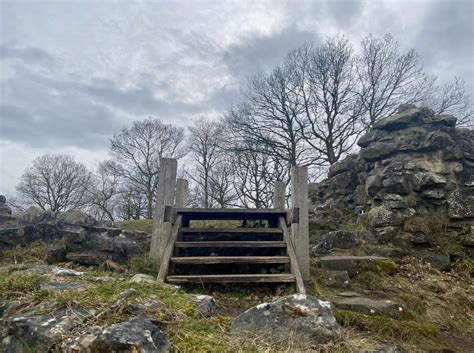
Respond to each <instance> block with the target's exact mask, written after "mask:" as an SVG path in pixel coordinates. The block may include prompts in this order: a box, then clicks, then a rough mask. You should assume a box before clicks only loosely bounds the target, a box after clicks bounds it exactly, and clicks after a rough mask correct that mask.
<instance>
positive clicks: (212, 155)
mask: <svg viewBox="0 0 474 353" xmlns="http://www.w3.org/2000/svg"><path fill="white" fill-rule="evenodd" d="M221 143H222V125H221V124H220V122H217V121H212V120H209V119H207V118H206V117H203V116H202V117H199V118H196V119H194V121H193V125H192V126H190V127H189V137H188V148H189V153H190V155H189V158H190V160H191V165H192V171H191V172H190V173H188V175H189V177H190V178H191V180H192V181H193V182H194V183H195V184H196V185H197V190H195V196H196V197H197V198H199V199H200V201H199V202H198V204H199V205H200V206H201V207H205V208H210V207H211V206H212V204H213V202H212V198H211V194H210V185H211V177H212V173H213V172H214V169H215V168H216V166H217V165H218V164H219V163H220V155H221V149H220V145H221Z"/></svg>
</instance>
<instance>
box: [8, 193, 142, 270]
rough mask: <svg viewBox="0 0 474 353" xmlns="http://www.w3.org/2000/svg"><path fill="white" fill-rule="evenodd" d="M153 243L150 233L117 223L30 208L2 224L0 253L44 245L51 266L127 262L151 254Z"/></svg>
mask: <svg viewBox="0 0 474 353" xmlns="http://www.w3.org/2000/svg"><path fill="white" fill-rule="evenodd" d="M0 201H1V198H0ZM5 213H6V214H8V215H10V213H8V212H5ZM150 240H151V235H150V234H146V233H144V232H140V231H127V230H122V229H121V228H120V227H117V226H116V225H115V224H114V223H113V222H108V221H96V220H95V219H94V218H93V217H91V216H89V215H88V214H86V213H83V212H80V211H74V210H71V211H67V212H62V213H57V212H51V211H43V210H40V209H38V208H35V207H30V208H28V209H27V210H26V211H25V212H23V213H21V214H19V215H18V216H17V217H13V216H11V217H10V218H8V220H7V221H0V252H2V251H4V250H8V249H14V248H16V247H24V246H28V245H29V244H31V243H34V242H41V243H43V244H45V245H47V246H46V247H45V251H44V260H45V262H47V263H50V264H52V263H59V262H66V261H72V262H76V263H79V264H82V265H104V264H107V263H109V264H110V263H112V262H117V263H125V262H126V261H127V260H128V259H129V258H130V257H132V256H144V255H145V254H148V252H149V250H150Z"/></svg>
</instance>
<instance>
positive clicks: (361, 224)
mask: <svg viewBox="0 0 474 353" xmlns="http://www.w3.org/2000/svg"><path fill="white" fill-rule="evenodd" d="M345 228H346V230H347V231H348V232H351V233H357V232H361V231H364V230H366V229H369V219H368V218H357V219H351V220H349V221H348V222H347V223H346V225H345Z"/></svg>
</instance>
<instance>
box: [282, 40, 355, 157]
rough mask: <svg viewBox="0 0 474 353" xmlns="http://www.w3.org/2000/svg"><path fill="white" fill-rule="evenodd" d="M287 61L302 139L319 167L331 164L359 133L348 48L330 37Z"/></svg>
mask: <svg viewBox="0 0 474 353" xmlns="http://www.w3.org/2000/svg"><path fill="white" fill-rule="evenodd" d="M287 60H288V62H289V65H290V66H291V67H293V68H294V69H295V70H296V73H295V74H294V77H295V78H296V79H297V82H298V85H297V94H298V95H299V96H300V103H301V105H302V109H301V112H302V113H301V116H299V117H298V121H299V122H301V121H302V123H300V128H301V131H302V133H303V136H304V139H305V141H306V142H307V143H308V144H309V145H310V146H311V147H312V149H313V154H314V155H315V156H317V158H316V159H317V160H318V162H319V163H320V164H321V163H324V164H327V163H329V164H333V163H335V162H336V161H338V160H339V159H340V158H341V156H343V155H345V154H346V153H347V152H349V151H350V150H351V148H352V147H353V145H354V143H355V140H356V139H357V136H358V133H359V132H360V124H359V119H360V116H361V112H362V109H361V106H360V104H359V102H358V101H357V98H356V94H355V90H356V86H357V82H356V75H355V62H354V58H353V50H352V47H351V45H350V44H349V42H348V40H347V39H346V38H344V37H334V38H329V39H327V40H326V42H325V43H323V44H322V45H321V46H319V47H314V46H313V45H310V44H305V45H303V46H301V47H299V48H297V49H296V50H294V51H292V52H290V53H289V55H288V57H287Z"/></svg>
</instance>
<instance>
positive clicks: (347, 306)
mask: <svg viewBox="0 0 474 353" xmlns="http://www.w3.org/2000/svg"><path fill="white" fill-rule="evenodd" d="M334 305H335V306H336V308H339V309H343V310H351V311H357V312H360V313H363V314H368V315H389V316H401V315H402V314H403V313H404V311H405V308H404V305H403V304H401V303H398V302H395V301H392V300H383V299H370V298H364V297H357V296H354V297H347V298H343V299H340V300H337V301H335V302H334Z"/></svg>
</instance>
